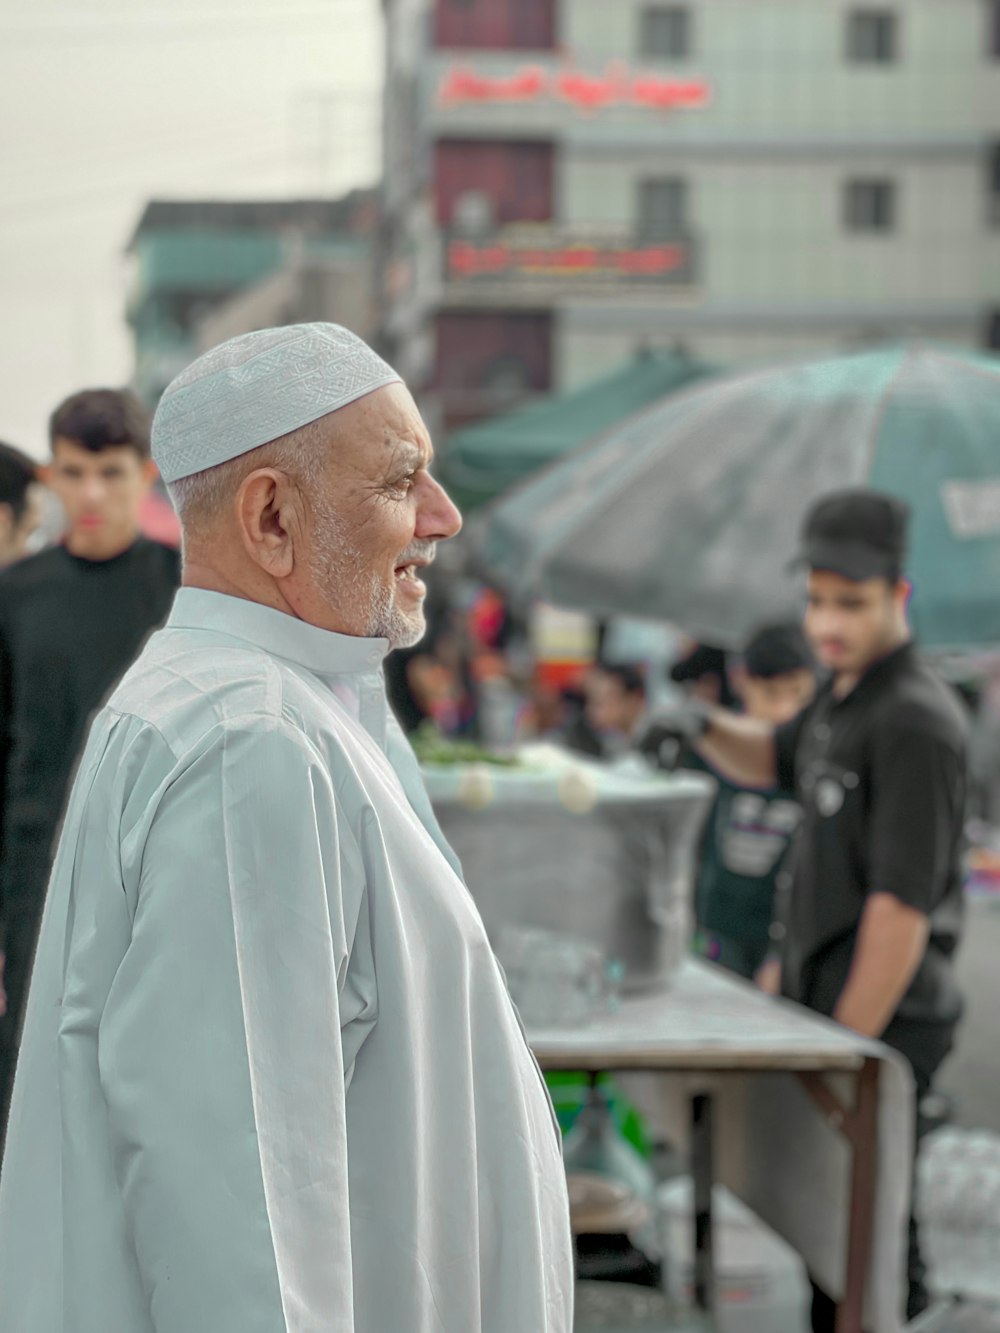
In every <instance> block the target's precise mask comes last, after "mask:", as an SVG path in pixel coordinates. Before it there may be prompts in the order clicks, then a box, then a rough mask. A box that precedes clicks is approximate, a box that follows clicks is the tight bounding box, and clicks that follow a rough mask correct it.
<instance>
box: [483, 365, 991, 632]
mask: <svg viewBox="0 0 1000 1333" xmlns="http://www.w3.org/2000/svg"><path fill="white" fill-rule="evenodd" d="M848 485H872V486H875V487H878V488H879V489H882V490H886V491H889V492H891V493H893V494H895V495H898V496H900V497H901V498H902V499H905V500H907V501H908V502H909V503H910V505H911V506H912V509H913V515H914V517H913V528H912V559H911V562H910V573H911V575H912V577H913V581H914V586H915V594H914V600H913V615H914V625H915V629H916V631H917V634H918V636H919V637H920V639H921V641H922V642H923V643H924V644H925V645H926V646H928V647H939V648H959V649H961V648H966V647H972V646H981V645H991V646H992V645H997V644H1000V361H997V360H996V359H994V358H990V357H981V356H974V355H971V354H965V353H962V352H958V351H955V352H952V351H947V350H941V349H936V348H932V347H919V346H917V347H909V348H889V349H879V350H876V351H871V352H864V353H859V354H857V355H853V356H844V357H837V358H834V359H831V360H827V361H819V362H809V363H794V364H790V365H783V366H778V367H772V368H769V369H764V370H756V371H752V372H748V373H744V374H739V375H735V376H729V377H726V378H724V379H719V380H713V381H712V382H711V383H709V384H708V385H707V386H705V387H700V386H699V387H698V388H695V389H692V390H688V391H685V392H682V393H680V394H678V395H673V396H671V397H670V398H669V399H667V400H665V401H664V402H662V403H659V404H657V405H656V406H654V407H652V408H649V409H647V410H646V411H644V412H642V413H640V414H638V415H636V416H634V417H632V418H630V420H629V421H628V422H626V423H625V424H624V425H623V426H620V427H617V428H615V429H614V430H612V431H611V432H609V433H607V434H605V435H602V436H601V437H599V438H598V439H596V440H592V441H590V442H588V443H587V444H585V445H584V446H582V447H581V448H580V449H577V450H575V451H574V452H573V453H572V454H571V455H569V456H567V457H566V458H565V459H563V460H561V461H560V462H559V463H557V464H555V465H554V466H552V467H550V468H548V469H546V471H545V472H544V473H542V474H541V475H540V476H538V477H537V478H535V479H533V480H532V481H530V482H527V483H526V484H525V485H523V486H521V487H518V488H517V489H516V490H514V491H512V492H510V493H508V494H507V495H506V496H505V497H504V498H503V499H502V500H500V501H499V502H498V503H497V504H495V505H494V506H493V507H492V508H491V509H490V510H489V512H488V514H487V515H486V521H485V524H484V529H483V533H482V537H481V558H482V562H483V564H484V565H485V566H486V568H488V569H489V570H490V571H491V572H492V574H493V576H494V577H495V578H496V579H497V581H498V582H499V583H500V584H501V585H502V586H506V587H507V588H508V589H510V590H511V591H512V592H514V593H515V594H522V595H527V594H537V595H542V596H544V597H546V598H548V599H549V600H551V601H553V602H556V603H557V604H560V605H563V606H568V607H577V608H581V609H586V610H590V611H593V612H595V613H597V614H604V615H613V614H629V615H635V616H648V617H651V618H656V619H663V620H669V621H672V622H674V623H675V624H678V625H681V626H683V627H684V628H685V629H687V630H689V631H690V632H691V633H693V634H696V635H697V636H699V637H700V638H703V639H705V640H707V641H709V642H714V643H719V644H722V645H727V644H737V643H739V642H741V641H742V640H743V639H744V638H745V636H746V635H747V634H748V633H749V632H750V631H751V629H752V628H753V627H754V626H755V625H757V624H759V623H760V622H761V621H762V620H765V619H770V618H773V617H780V616H785V615H789V614H796V613H797V612H798V611H799V610H800V609H801V604H802V578H801V575H796V574H795V573H793V572H792V571H791V570H790V569H789V564H790V561H791V560H792V559H793V557H794V556H795V554H796V552H797V547H798V533H799V527H800V524H801V520H802V515H803V511H804V510H805V509H806V507H807V506H808V505H809V504H810V503H811V502H812V501H813V500H814V499H815V498H816V497H817V496H819V495H821V494H823V493H824V492H826V491H829V490H833V489H837V488H839V487H842V486H848Z"/></svg>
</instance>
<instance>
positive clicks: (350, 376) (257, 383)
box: [152, 324, 401, 482]
mask: <svg viewBox="0 0 1000 1333" xmlns="http://www.w3.org/2000/svg"><path fill="white" fill-rule="evenodd" d="M400 382H401V380H400V376H399V375H397V374H396V372H395V371H394V370H393V368H392V367H391V366H390V365H387V364H386V362H385V361H383V360H382V358H381V357H380V356H378V355H377V354H376V353H375V352H373V351H372V349H371V348H370V347H369V346H368V344H367V343H366V342H364V341H362V339H361V338H359V337H358V336H357V334H355V333H351V331H350V330H349V329H345V328H342V327H341V326H340V325H339V324H289V325H287V326H286V327H284V328H279V329H260V330H258V331H257V332H256V333H243V334H241V335H240V336H239V337H238V338H230V339H229V341H228V342H224V343H222V344H220V346H218V347H213V348H212V350H211V351H210V352H206V353H205V354H204V356H200V357H199V358H198V360H197V361H195V362H193V363H192V364H191V365H190V366H188V368H187V369H186V370H182V371H181V373H180V374H179V375H178V376H177V378H176V379H174V380H172V381H171V382H170V384H168V385H167V388H166V390H165V391H164V394H163V397H162V398H161V399H160V405H159V407H158V408H157V409H156V415H155V416H154V418H153V435H152V448H153V458H154V460H155V462H156V466H157V467H158V468H159V470H160V476H161V477H162V478H163V480H164V481H167V482H170V481H177V480H178V478H180V477H189V476H191V475H192V473H195V472H204V471H205V469H206V468H210V467H215V465H216V464H217V463H225V462H228V461H229V459H230V458H238V457H239V456H240V454H245V453H248V452H249V451H250V450H251V449H256V448H257V446H258V445H261V444H268V443H269V442H270V441H271V440H276V439H278V437H279V436H281V435H287V434H288V433H289V431H293V430H298V429H299V427H300V426H307V425H308V424H309V423H310V422H311V421H317V420H318V419H319V418H320V417H324V416H326V414H327V413H328V412H336V410H337V409H338V408H339V407H346V406H347V404H348V403H353V402H354V401H355V400H356V399H358V398H363V397H364V396H365V394H368V393H373V392H374V391H375V390H376V389H381V388H382V387H383V386H384V385H386V384H396V383H400Z"/></svg>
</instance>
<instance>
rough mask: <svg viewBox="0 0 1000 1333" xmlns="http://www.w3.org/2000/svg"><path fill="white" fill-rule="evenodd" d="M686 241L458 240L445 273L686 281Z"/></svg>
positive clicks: (478, 276) (483, 276) (458, 278)
mask: <svg viewBox="0 0 1000 1333" xmlns="http://www.w3.org/2000/svg"><path fill="white" fill-rule="evenodd" d="M691 261H692V254H691V246H690V244H689V243H688V242H686V241H670V242H630V241H624V240H622V241H600V242H591V241H586V240H574V239H571V238H566V239H561V238H559V237H558V236H551V237H549V238H547V239H545V240H544V241H539V242H537V243H532V242H531V241H530V240H523V241H521V240H515V239H511V238H506V237H503V236H500V237H492V238H484V239H482V240H479V239H469V238H465V237H463V238H458V237H455V238H452V239H451V240H449V241H448V243H447V248H446V257H445V270H446V276H447V277H448V278H450V279H453V280H456V281H461V280H463V279H496V278H517V277H522V278H611V279H618V280H619V281H621V280H635V279H653V280H656V279H659V280H661V281H671V282H686V281H690V278H691Z"/></svg>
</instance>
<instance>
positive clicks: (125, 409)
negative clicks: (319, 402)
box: [0, 389, 180, 1132]
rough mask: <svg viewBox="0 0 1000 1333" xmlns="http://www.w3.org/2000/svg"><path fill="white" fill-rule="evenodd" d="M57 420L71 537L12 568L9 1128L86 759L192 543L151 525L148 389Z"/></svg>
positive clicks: (2, 721) (7, 578)
mask: <svg viewBox="0 0 1000 1333" xmlns="http://www.w3.org/2000/svg"><path fill="white" fill-rule="evenodd" d="M49 433H50V441H51V446H52V461H51V465H50V466H49V467H48V469H46V474H47V480H48V482H49V484H50V486H51V488H52V490H53V491H54V492H55V493H56V495H57V496H58V498H59V499H60V500H61V502H62V505H63V508H64V509H65V512H66V522H67V527H66V534H65V537H64V540H63V542H62V544H61V545H59V546H57V547H53V548H51V549H49V550H46V551H42V552H41V553H40V554H38V555H35V556H31V557H29V558H28V559H26V560H22V561H21V562H20V563H19V564H16V565H14V566H12V567H11V568H9V569H6V570H4V571H3V573H2V574H0V932H2V934H0V940H2V950H3V954H4V955H5V956H4V957H3V958H2V959H0V1001H2V1000H3V998H4V995H5V1007H6V1013H5V1014H3V1016H2V1017H0V1132H2V1124H3V1119H4V1116H5V1111H6V1104H7V1099H8V1097H9V1092H10V1087H11V1083H12V1080H13V1069H14V1062H15V1058H16V1051H17V1040H18V1028H19V1024H20V1019H21V1010H22V1008H23V1003H24V1000H25V997H26V994H27V982H28V974H29V972H30V967H31V957H32V952H33V949H34V942H35V935H36V933H37V929H38V923H39V919H40V917H41V909H42V903H43V901H44V897H45V886H46V882H47V880H48V874H49V868H50V863H51V852H52V846H53V843H54V840H55V834H56V831H57V826H58V824H59V820H60V818H61V816H62V808H63V801H64V798H65V796H66V792H67V789H68V786H69V780H70V777H71V774H72V769H73V765H74V763H75V761H76V757H77V754H78V752H79V751H80V749H81V747H82V744H83V740H84V734H85V730H86V726H87V723H88V721H89V719H90V716H91V714H92V713H93V712H94V710H95V709H96V708H97V707H98V706H99V705H100V704H101V702H102V701H103V699H104V697H105V695H106V694H107V693H108V692H109V691H110V690H111V688H112V686H113V685H114V684H115V683H116V682H117V680H118V678H119V676H121V675H122V674H123V672H124V671H125V670H126V668H127V667H128V666H130V665H131V663H132V661H133V659H134V658H135V657H136V655H137V654H138V651H139V648H140V647H141V645H142V643H143V641H144V639H145V638H146V636H147V634H148V633H149V632H150V631H151V630H152V629H153V628H155V627H156V626H158V625H159V624H160V623H161V621H163V620H164V619H165V618H166V615H167V613H168V611H169V609H170V604H171V602H172V600H173V595H174V591H175V589H176V588H177V585H178V583H179V581H180V559H179V556H178V553H177V552H176V551H175V550H173V549H171V548H170V547H167V546H161V545H160V544H159V543H157V542H152V541H148V540H146V539H145V538H144V537H142V536H141V535H140V530H139V510H140V505H141V503H142V500H143V498H144V496H145V494H146V491H147V489H148V487H149V484H150V482H151V480H152V477H153V475H154V473H153V464H152V463H151V462H150V460H149V418H148V415H147V413H146V411H145V409H144V408H143V407H142V405H141V404H140V403H139V401H138V399H136V398H135V397H134V396H133V395H132V394H130V393H128V392H124V391H123V392H119V391H117V390H112V389H95V390H86V391H84V392H82V393H79V394H75V395H73V396H72V397H71V398H69V399H67V400H66V401H65V402H64V403H63V404H62V405H61V406H60V407H58V408H57V409H56V411H55V412H54V413H53V415H52V418H51V421H50V431H49ZM2 1007H4V1006H3V1004H2V1003H0V1008H2Z"/></svg>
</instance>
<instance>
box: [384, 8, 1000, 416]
mask: <svg viewBox="0 0 1000 1333" xmlns="http://www.w3.org/2000/svg"><path fill="white" fill-rule="evenodd" d="M385 9H386V19H387V25H386V27H387V42H388V60H387V82H386V100H385V181H384V187H383V231H382V237H381V246H382V262H381V264H380V272H381V292H380V298H381V303H382V312H383V313H382V330H383V337H384V341H385V347H386V351H387V352H388V354H389V355H390V356H393V357H394V358H395V359H396V361H397V363H398V364H399V368H400V369H401V370H402V371H403V372H404V373H405V374H406V375H407V378H408V379H409V380H410V381H411V382H412V383H414V384H415V385H417V386H418V388H421V389H422V390H423V391H424V403H425V407H426V408H427V409H428V411H429V414H430V417H431V419H432V421H434V422H435V424H437V425H440V424H442V423H443V424H445V425H448V424H455V423H457V422H460V421H461V420H464V419H468V418H470V417H473V416H476V415H481V414H485V413H488V412H489V411H491V410H495V409H496V407H497V406H500V405H502V404H503V403H504V402H506V401H509V400H510V399H511V398H512V397H516V396H518V395H522V396H523V395H526V394H531V393H533V392H544V391H546V390H548V389H551V388H556V387H558V388H567V387H574V386H575V385H576V384H578V383H581V382H583V381H585V380H587V379H589V378H592V377H593V376H595V375H597V374H600V373H602V372H603V371H605V370H607V369H610V368H611V367H613V366H614V365H615V364H617V363H619V362H621V361H623V360H625V359H626V358H627V357H628V356H629V355H630V354H632V353H633V352H634V351H635V350H636V349H637V348H638V347H641V346H654V347H655V346H671V345H676V344H678V343H680V344H683V345H684V346H686V347H687V348H689V349H690V350H691V351H693V352H694V353H696V354H698V355H701V356H703V357H705V358H707V359H709V360H713V361H721V362H728V363H739V362H746V361H750V360H755V359H759V358H767V357H772V356H776V355H784V354H797V353H803V352H805V353H809V352H811V351H814V350H815V351H817V352H820V351H828V350H831V349H835V348H837V347H844V346H851V345H857V344H859V343H862V342H868V341H875V340H882V339H886V338H895V337H901V336H918V337H927V338H931V339H935V340H942V341H955V342H959V343H963V344H966V345H973V346H975V345H978V346H983V345H992V346H1000V0H871V3H862V2H861V0H687V3H660V2H659V0H614V3H608V0H385Z"/></svg>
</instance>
